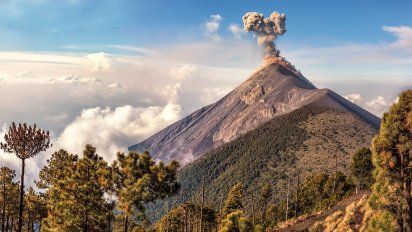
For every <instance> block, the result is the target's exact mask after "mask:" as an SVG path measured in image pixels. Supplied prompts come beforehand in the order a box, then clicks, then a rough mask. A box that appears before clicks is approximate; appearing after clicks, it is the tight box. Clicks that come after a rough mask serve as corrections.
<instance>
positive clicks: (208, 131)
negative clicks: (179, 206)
mask: <svg viewBox="0 0 412 232" xmlns="http://www.w3.org/2000/svg"><path fill="white" fill-rule="evenodd" d="M307 106H311V107H317V106H319V107H322V108H327V109H329V110H332V111H336V112H341V113H345V114H346V115H350V116H351V120H354V121H355V122H352V123H354V124H360V125H362V130H365V131H364V132H365V134H367V135H370V136H369V137H371V135H372V134H373V133H374V132H375V131H376V130H377V129H378V128H379V124H380V119H379V118H378V117H376V116H374V115H373V114H371V113H369V112H367V111H366V110H364V109H362V108H361V107H359V106H357V105H355V104H353V103H352V102H350V101H348V100H346V99H345V98H343V97H341V96H339V95H338V94H336V93H335V92H333V91H331V90H329V89H318V88H316V87H315V86H314V85H313V84H312V83H311V82H310V81H309V80H307V79H306V78H305V77H304V76H303V75H302V74H301V73H300V72H298V71H297V70H296V69H295V68H294V66H293V65H291V64H290V63H289V62H287V61H286V60H285V59H284V58H282V57H276V58H273V57H271V58H266V59H265V62H264V63H263V65H262V66H261V67H259V68H258V69H257V70H256V71H255V72H254V73H253V74H252V75H251V76H250V77H249V78H248V79H247V80H246V81H245V82H243V83H242V84H241V85H240V86H238V87H237V88H235V89H234V90H233V91H231V92H230V93H229V94H227V95H226V96H225V97H223V98H222V99H220V100H219V101H217V102H215V103H213V104H211V105H208V106H205V107H203V108H201V109H199V110H197V111H195V112H194V113H192V114H190V115H188V116H187V117H185V118H183V119H181V120H179V121H178V122H176V123H173V124H172V125H170V126H168V127H167V128H165V129H163V130H161V131H160V132H158V133H156V134H154V135H153V136H151V137H149V138H147V139H146V140H144V141H143V142H140V143H138V144H136V145H133V146H131V147H130V148H129V150H130V151H138V152H142V151H144V150H148V151H150V153H151V155H152V156H153V157H154V158H155V159H158V160H162V161H164V162H168V161H171V160H177V161H179V162H180V163H181V164H182V165H186V164H188V163H191V162H193V161H194V160H197V159H198V158H200V157H202V156H204V155H205V154H206V153H208V152H210V151H212V150H213V149H216V148H218V147H220V146H222V145H223V144H227V143H229V142H231V141H233V140H234V139H236V138H238V137H239V136H242V135H244V134H246V133H248V132H250V131H253V130H254V129H256V128H258V127H259V126H261V125H263V124H264V123H266V122H269V121H271V120H276V118H278V117H280V116H284V115H287V114H290V113H292V112H295V111H296V112H297V111H298V110H299V109H302V108H303V107H307ZM334 117H337V116H334ZM336 119H337V120H340V119H338V118H336ZM331 120H333V118H331ZM344 120H346V119H344ZM327 128H328V125H326V129H327ZM348 136H350V135H348ZM369 137H368V138H369ZM366 140H368V139H366ZM368 142H370V141H368Z"/></svg>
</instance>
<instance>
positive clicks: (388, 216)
mask: <svg viewBox="0 0 412 232" xmlns="http://www.w3.org/2000/svg"><path fill="white" fill-rule="evenodd" d="M411 151H412V90H407V91H405V92H402V93H401V94H400V96H399V101H398V103H396V104H394V105H393V106H392V107H391V108H390V109H389V112H388V113H385V114H384V115H383V118H382V124H381V128H380V132H379V135H377V136H376V137H375V138H374V140H373V143H372V152H373V154H372V162H373V165H374V166H375V171H374V177H375V180H376V181H375V184H374V186H373V190H372V194H371V196H370V200H369V202H370V205H371V207H372V208H373V209H374V210H376V213H375V214H374V216H373V218H372V220H371V221H370V227H371V228H375V227H376V226H377V225H378V226H382V227H384V228H388V226H391V228H395V229H396V230H398V231H407V230H408V229H410V228H412V209H411V176H412V162H411V161H412V160H411ZM394 219H396V220H394Z"/></svg>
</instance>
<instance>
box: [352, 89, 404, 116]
mask: <svg viewBox="0 0 412 232" xmlns="http://www.w3.org/2000/svg"><path fill="white" fill-rule="evenodd" d="M344 97H345V98H346V99H348V100H349V101H351V102H353V103H355V104H357V105H359V106H361V107H363V108H364V109H366V110H368V111H369V112H371V113H373V114H375V115H376V116H378V117H382V115H383V113H384V112H387V111H388V110H389V107H391V106H392V104H394V103H396V102H397V101H398V98H395V99H393V100H387V99H385V97H383V96H376V97H374V98H369V99H365V98H364V97H363V96H362V95H361V94H359V93H352V94H348V95H345V96H344Z"/></svg>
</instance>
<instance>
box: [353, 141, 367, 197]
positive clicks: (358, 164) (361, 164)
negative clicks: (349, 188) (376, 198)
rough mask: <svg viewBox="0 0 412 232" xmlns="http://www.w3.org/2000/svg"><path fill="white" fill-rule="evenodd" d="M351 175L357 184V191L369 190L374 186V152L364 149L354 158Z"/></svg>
mask: <svg viewBox="0 0 412 232" xmlns="http://www.w3.org/2000/svg"><path fill="white" fill-rule="evenodd" d="M350 169H351V174H352V177H353V179H354V181H355V183H356V190H358V189H364V188H368V187H369V186H370V185H371V184H372V178H373V177H372V170H373V165H372V152H371V150H370V149H369V148H366V147H363V148H361V149H360V150H359V151H357V152H356V153H355V154H353V156H352V160H351V166H350Z"/></svg>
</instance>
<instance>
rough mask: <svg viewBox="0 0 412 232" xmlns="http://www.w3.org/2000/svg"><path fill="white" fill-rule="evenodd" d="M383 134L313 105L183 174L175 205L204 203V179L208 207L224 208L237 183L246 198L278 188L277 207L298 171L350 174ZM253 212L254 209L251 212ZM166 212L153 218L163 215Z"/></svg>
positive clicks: (352, 117)
mask: <svg viewBox="0 0 412 232" xmlns="http://www.w3.org/2000/svg"><path fill="white" fill-rule="evenodd" d="M376 132H377V129H376V128H374V127H373V126H371V125H370V124H368V123H366V122H365V121H363V120H362V119H360V118H359V117H358V116H356V115H355V114H353V113H351V112H349V111H346V110H338V109H336V108H327V107H321V106H319V104H311V105H307V106H305V107H302V108H300V109H298V110H295V111H293V112H291V113H289V114H286V115H283V116H280V117H277V118H275V119H273V120H271V121H269V122H267V123H265V124H263V125H261V126H259V127H258V128H257V129H255V130H253V131H250V132H248V133H246V134H245V135H243V136H241V137H239V138H237V139H235V140H233V141H231V142H229V143H227V144H225V145H222V146H220V147H219V148H217V149H215V150H213V151H211V152H209V153H208V154H207V155H205V156H204V157H203V158H201V159H199V160H197V161H195V162H193V163H192V164H190V165H187V166H185V167H184V168H183V169H182V170H180V172H179V181H180V182H181V184H182V188H181V192H180V193H179V194H178V195H177V196H176V197H174V198H173V199H172V200H171V202H172V203H173V204H177V203H182V202H185V201H188V200H193V201H196V200H198V199H199V197H198V193H199V188H200V183H201V180H202V177H204V181H205V186H206V189H205V193H206V194H205V196H206V203H207V204H208V205H210V206H212V207H213V208H216V209H218V208H220V205H221V202H222V201H223V199H224V197H225V196H226V194H227V192H228V190H229V188H230V187H231V186H232V185H234V184H235V183H237V182H242V183H243V184H244V186H245V190H246V191H245V192H246V198H248V197H250V196H251V195H250V193H251V192H252V191H254V192H255V193H257V192H258V190H257V189H258V188H259V186H260V185H261V184H263V183H270V184H271V185H272V186H274V189H275V194H274V195H275V196H276V197H274V199H271V200H272V201H278V200H279V199H282V198H284V195H285V190H286V186H287V179H288V176H289V177H290V181H291V182H290V183H291V187H293V185H294V184H295V182H296V179H297V175H296V173H297V170H299V171H300V178H301V180H302V179H303V178H304V177H306V176H307V175H308V174H310V173H315V172H318V171H323V172H328V171H334V167H335V163H336V162H335V161H336V160H335V154H336V155H337V161H338V169H339V170H340V171H342V172H344V173H346V172H347V170H348V168H347V167H348V165H349V159H350V154H352V153H354V152H355V151H356V150H357V149H358V148H360V147H363V146H369V145H370V142H371V139H372V137H373V135H374V134H375V133H376ZM246 207H250V206H246ZM160 208H161V206H160V205H157V207H154V208H153V207H152V208H151V210H149V213H150V214H152V215H153V211H152V210H153V209H156V210H155V212H156V213H155V218H158V217H159V216H161V215H162V214H163V210H160Z"/></svg>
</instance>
